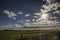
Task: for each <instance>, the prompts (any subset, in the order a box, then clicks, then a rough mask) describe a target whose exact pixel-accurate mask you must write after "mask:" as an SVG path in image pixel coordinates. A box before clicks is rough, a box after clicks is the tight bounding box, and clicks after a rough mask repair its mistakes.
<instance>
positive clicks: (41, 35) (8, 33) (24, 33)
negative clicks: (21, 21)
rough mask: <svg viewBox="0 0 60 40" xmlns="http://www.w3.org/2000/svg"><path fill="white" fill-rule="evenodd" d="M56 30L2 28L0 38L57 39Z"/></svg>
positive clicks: (21, 39)
mask: <svg viewBox="0 0 60 40" xmlns="http://www.w3.org/2000/svg"><path fill="white" fill-rule="evenodd" d="M57 32H58V31H46V30H45V31H43V30H40V31H38V30H31V31H29V30H4V31H0V40H59V38H58V35H57Z"/></svg>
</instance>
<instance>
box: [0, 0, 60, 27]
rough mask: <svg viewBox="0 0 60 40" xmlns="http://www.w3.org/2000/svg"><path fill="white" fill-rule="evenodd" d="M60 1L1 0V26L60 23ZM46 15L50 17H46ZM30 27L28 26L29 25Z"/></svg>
mask: <svg viewBox="0 0 60 40" xmlns="http://www.w3.org/2000/svg"><path fill="white" fill-rule="evenodd" d="M59 2H60V1H59V0H0V25H20V26H23V25H26V24H27V23H29V24H33V23H35V24H36V23H41V22H42V21H41V20H42V19H43V20H44V19H45V18H47V17H48V18H47V20H49V21H48V22H49V23H50V22H52V21H55V20H57V22H59V21H60V3H59ZM45 14H48V15H49V16H47V17H45ZM27 25H28V24H27Z"/></svg>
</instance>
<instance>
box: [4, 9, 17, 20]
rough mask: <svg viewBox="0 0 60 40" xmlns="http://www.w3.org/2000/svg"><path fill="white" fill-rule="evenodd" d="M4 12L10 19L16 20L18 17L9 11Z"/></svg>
mask: <svg viewBox="0 0 60 40" xmlns="http://www.w3.org/2000/svg"><path fill="white" fill-rule="evenodd" d="M3 12H4V13H5V14H7V15H8V17H9V18H13V19H16V18H15V17H16V16H17V15H16V14H15V13H14V12H12V11H9V10H4V11H3Z"/></svg>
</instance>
